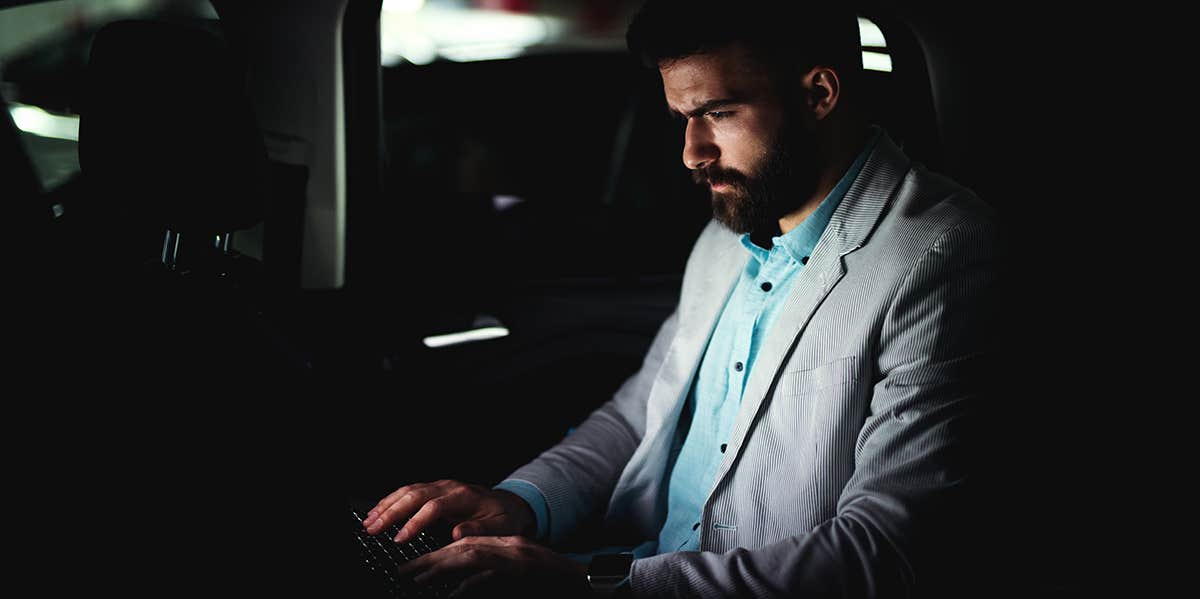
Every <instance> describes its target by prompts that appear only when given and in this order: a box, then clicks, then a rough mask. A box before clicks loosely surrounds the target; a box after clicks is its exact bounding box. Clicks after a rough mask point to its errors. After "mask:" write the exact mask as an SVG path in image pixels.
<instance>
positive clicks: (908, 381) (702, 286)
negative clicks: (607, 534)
mask: <svg viewBox="0 0 1200 599" xmlns="http://www.w3.org/2000/svg"><path fill="white" fill-rule="evenodd" d="M995 221H996V219H995V215H994V213H993V211H992V210H991V209H990V208H989V207H988V206H987V205H986V204H984V203H983V202H982V201H981V200H980V199H978V198H977V197H976V196H975V195H974V194H973V193H972V192H970V191H969V190H967V189H965V188H963V187H961V186H959V185H957V184H956V183H954V182H952V181H950V180H949V179H947V178H945V177H942V176H939V175H936V174H934V173H931V172H929V171H928V170H926V169H925V168H924V167H922V166H921V165H919V164H914V163H912V162H911V161H910V160H909V159H908V158H907V157H906V156H905V155H904V153H903V152H902V151H901V150H900V149H899V148H897V147H896V145H895V143H894V142H892V140H891V139H890V138H888V137H887V136H886V135H884V136H883V137H882V138H881V139H880V141H879V143H878V144H877V146H876V148H875V149H874V150H873V151H872V153H871V155H870V156H869V158H868V159H867V162H866V164H865V166H864V167H863V169H862V171H861V172H860V173H859V176H858V177H857V178H856V179H855V181H854V183H853V185H852V186H851V188H850V190H849V191H848V192H847V194H846V197H845V199H844V200H843V201H842V203H841V204H840V205H839V206H838V208H837V211H836V212H835V213H834V215H833V217H832V219H831V221H830V223H829V225H828V227H827V228H826V229H825V232H824V234H823V235H822V237H821V239H820V241H819V242H818V244H817V246H816V248H815V249H814V251H813V253H812V256H811V258H810V260H809V262H808V265H807V266H806V268H804V269H803V270H802V271H801V272H800V273H799V274H798V275H797V277H798V278H797V280H796V282H795V284H794V287H793V288H792V290H791V292H790V295H789V296H788V298H787V300H786V304H785V306H784V308H783V309H782V311H781V313H780V316H779V317H778V321H777V322H776V324H775V325H774V327H773V328H772V330H771V331H769V332H768V333H767V336H766V338H765V339H764V341H763V346H762V348H761V350H760V354H759V357H758V360H757V362H756V365H755V368H754V369H753V371H752V372H751V373H750V378H749V380H748V381H747V382H746V389H745V393H744V395H743V400H742V404H741V406H740V409H739V412H738V416H737V420H736V423H735V425H734V428H733V431H732V434H731V436H730V438H729V439H728V442H727V450H726V451H725V453H724V455H723V462H722V464H721V467H720V469H719V470H718V474H717V477H716V480H715V482H714V485H713V487H712V489H711V491H710V493H709V495H708V500H707V502H706V504H705V506H704V511H703V515H702V521H701V523H700V525H701V527H702V528H701V541H700V551H698V552H676V553H666V554H661V555H656V556H652V557H648V558H643V559H639V560H636V561H635V562H634V566H633V570H632V574H631V589H632V592H633V596H635V597H776V596H779V597H783V596H789V597H809V596H847V597H894V596H907V595H910V594H911V592H913V591H914V589H918V590H919V589H920V588H921V585H922V583H925V582H927V580H926V579H925V578H923V577H928V576H930V575H932V574H931V572H935V571H936V567H937V565H938V564H937V563H936V561H937V560H938V559H939V558H938V557H936V556H937V555H939V550H938V549H939V548H937V547H933V546H932V545H935V544H936V543H937V542H938V541H937V540H936V539H937V538H938V537H937V535H936V534H935V531H938V530H942V529H943V528H945V527H948V526H953V525H954V520H953V519H954V518H955V517H956V516H955V514H958V513H960V512H961V511H962V508H963V501H964V495H963V488H964V485H965V483H966V482H967V481H968V480H969V474H970V471H971V463H970V460H969V459H968V452H967V451H966V447H967V443H968V442H969V436H970V435H969V430H970V429H969V425H970V423H971V416H972V414H973V411H974V410H975V408H976V404H977V402H978V401H980V394H981V391H982V390H981V388H980V387H981V386H982V380H981V377H980V376H979V375H978V373H979V372H981V370H982V367H983V361H984V360H986V359H987V356H988V354H987V351H986V349H987V348H986V342H987V339H988V338H989V335H988V333H987V331H986V329H987V327H988V326H989V324H990V322H991V321H992V318H991V316H990V311H991V306H992V305H993V301H992V297H993V296H994V294H995V288H994V287H995V283H996V272H997V264H996V262H997V260H996V258H997V240H996V235H997V230H996V222H995ZM747 259H748V258H747V255H746V253H745V250H744V248H742V247H741V245H740V243H739V241H738V236H737V235H736V234H734V233H733V232H731V231H729V230H728V229H726V228H725V227H723V226H721V225H719V224H717V223H716V222H712V223H709V225H708V226H707V228H706V229H705V230H704V231H703V232H702V233H701V235H700V237H699V239H698V240H697V242H696V244H695V247H694V249H693V251H692V253H691V256H690V257H689V259H688V263H687V267H686V270H685V273H684V277H683V283H682V289H681V292H680V298H679V303H678V306H677V307H676V310H675V312H674V313H673V314H672V315H671V316H670V317H669V318H668V319H667V320H666V321H665V322H664V323H663V325H662V327H661V328H660V330H659V332H658V334H657V335H656V337H655V339H654V341H653V343H652V345H651V347H650V349H649V351H648V352H647V355H646V357H645V360H644V362H643V364H642V367H641V368H640V370H639V371H638V372H637V373H636V374H634V375H633V376H632V377H631V378H630V379H629V380H627V381H626V382H625V384H624V385H623V386H622V387H621V388H620V389H619V390H618V391H617V392H616V394H615V395H614V397H613V398H612V399H611V400H610V401H608V402H607V403H605V404H604V405H603V406H601V407H600V408H598V409H597V410H595V411H594V412H593V413H592V414H591V415H590V416H589V417H588V418H587V420H585V421H584V422H583V423H582V424H581V425H580V426H579V427H578V428H577V429H576V430H575V432H574V433H573V434H571V435H570V436H568V437H567V438H565V439H564V440H563V441H562V442H561V443H560V444H558V445H557V446H555V447H553V448H551V449H549V450H548V451H546V452H544V453H543V454H541V455H540V456H539V457H537V458H536V459H535V460H533V461H532V462H531V463H529V464H527V465H525V466H523V467H521V468H519V469H518V470H517V471H516V472H514V473H513V474H512V475H511V476H510V477H509V478H510V479H515V480H522V481H526V482H529V483H531V484H533V485H534V486H536V487H537V488H538V489H539V490H540V491H541V492H542V494H543V495H544V496H545V498H546V500H547V504H548V509H549V523H548V527H547V528H548V539H547V540H548V541H550V542H552V543H557V542H560V541H563V540H565V539H568V538H569V537H570V536H571V535H572V534H573V533H574V532H576V530H577V529H578V526H579V525H580V523H582V522H584V521H586V520H588V519H590V518H594V517H602V518H603V522H604V523H605V529H607V530H609V531H623V534H624V535H625V536H624V540H626V541H628V542H629V543H630V544H631V545H632V544H636V543H638V542H640V541H644V540H647V539H653V538H655V537H656V536H657V534H658V531H659V528H660V527H661V526H662V523H663V519H664V518H665V509H666V497H665V493H666V486H667V481H665V480H664V476H663V475H664V470H665V467H666V465H667V458H668V452H669V450H670V447H671V441H672V439H673V438H674V436H675V434H676V426H677V423H678V421H679V415H680V411H681V409H682V408H683V405H684V401H685V399H686V397H687V394H688V391H689V387H690V385H691V383H692V380H693V378H694V376H695V373H696V370H697V367H698V365H699V363H700V359H701V358H702V357H703V355H704V352H705V348H706V345H707V343H708V339H709V336H710V335H711V333H712V331H713V329H714V327H715V326H716V323H717V318H718V316H719V315H720V312H721V309H722V307H723V306H724V304H725V301H726V298H727V297H728V296H729V294H730V292H731V291H732V289H733V286H734V283H735V282H736V281H737V278H738V275H739V273H740V271H741V270H742V268H743V267H744V265H745V261H746V260H747ZM940 549H941V550H944V549H946V548H945V547H941V548H940Z"/></svg>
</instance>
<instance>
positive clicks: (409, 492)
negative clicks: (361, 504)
mask: <svg viewBox="0 0 1200 599" xmlns="http://www.w3.org/2000/svg"><path fill="white" fill-rule="evenodd" d="M448 483H452V481H438V482H436V483H428V484H426V483H418V484H415V485H407V486H404V487H400V488H399V489H396V491H394V492H393V493H391V494H390V495H388V496H387V497H384V498H383V499H381V500H380V501H379V503H378V504H376V505H375V507H374V508H372V509H371V511H369V512H367V518H366V519H365V520H363V527H364V528H366V529H367V533H369V534H376V533H378V532H379V531H381V530H383V529H385V528H387V527H389V526H391V525H392V524H393V523H395V522H401V521H403V520H406V519H407V518H408V517H409V516H411V515H412V514H413V512H416V511H417V510H418V509H420V508H421V506H423V505H425V502H427V501H429V500H430V499H432V498H434V497H437V496H438V495H441V494H442V490H443V489H444V488H445V487H446V486H447V485H448Z"/></svg>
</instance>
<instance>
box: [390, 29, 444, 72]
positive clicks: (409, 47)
mask: <svg viewBox="0 0 1200 599" xmlns="http://www.w3.org/2000/svg"><path fill="white" fill-rule="evenodd" d="M436 58H437V46H434V45H433V42H432V41H431V40H430V39H429V38H428V37H425V36H424V35H421V34H419V33H417V34H413V35H406V36H390V37H387V38H384V47H383V52H382V61H383V66H385V67H394V66H396V65H397V64H400V61H401V60H407V61H408V62H411V63H413V64H429V63H431V62H433V61H434V59H436Z"/></svg>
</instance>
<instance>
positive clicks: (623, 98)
mask: <svg viewBox="0 0 1200 599" xmlns="http://www.w3.org/2000/svg"><path fill="white" fill-rule="evenodd" d="M602 4H603V6H601V5H602ZM639 4H640V3H639V2H612V3H595V2H563V3H537V4H533V3H520V2H517V3H514V2H490V3H489V2H483V3H470V4H464V3H451V2H434V1H432V0H430V1H428V2H422V1H418V0H394V1H386V2H384V3H383V7H382V14H381V19H380V35H381V56H382V62H383V65H384V71H383V113H384V114H383V116H384V127H385V134H384V137H385V144H386V147H387V151H388V164H387V166H386V174H385V202H387V203H389V204H390V206H391V209H390V212H389V213H388V216H387V217H386V218H388V219H389V220H390V221H391V222H394V223H395V225H396V227H397V228H399V229H401V230H403V231H404V236H403V237H404V238H405V239H404V240H399V241H397V243H396V244H394V245H392V246H391V248H392V249H394V250H396V251H397V252H404V254H405V255H411V254H412V253H413V252H420V251H425V250H427V249H428V248H438V252H439V255H440V256H442V257H443V258H444V261H443V263H444V262H454V263H462V264H474V265H477V266H478V267H479V270H480V271H481V272H479V273H476V274H477V275H478V276H482V277H490V278H500V279H501V280H508V281H514V280H563V279H567V278H584V279H586V278H595V277H614V276H615V277H622V276H662V275H671V274H676V273H679V272H682V269H683V264H684V261H685V260H686V254H687V251H688V249H689V248H690V247H691V242H692V240H694V238H695V235H697V234H698V233H699V230H700V229H701V228H702V227H703V225H704V223H705V222H707V220H708V217H709V202H708V198H707V196H706V195H705V193H703V192H702V191H701V190H700V189H699V188H697V187H695V186H694V185H692V184H691V183H690V180H689V178H688V175H687V172H686V170H685V169H684V168H683V167H682V165H681V164H680V162H679V151H680V147H681V145H680V144H681V143H682V142H681V140H682V131H681V130H680V128H679V125H678V124H676V123H674V122H672V121H671V120H670V119H669V118H668V117H667V114H666V110H665V102H664V100H663V99H662V92H661V84H660V82H659V80H658V76H657V73H654V72H652V71H649V70H647V69H644V68H642V67H641V66H640V65H638V64H636V61H635V60H634V59H633V58H632V57H630V56H628V55H627V51H626V47H625V37H624V35H625V30H624V28H625V24H626V23H628V22H629V19H630V17H631V15H632V14H633V12H634V11H636V9H637V7H638V6H639ZM488 7H491V8H488ZM860 34H861V36H862V44H863V64H864V66H865V67H866V69H867V70H868V73H869V74H868V76H867V77H868V79H869V80H870V84H871V85H872V86H874V87H876V88H877V89H880V90H882V89H883V88H884V87H886V86H887V79H888V78H889V77H890V76H891V75H892V62H891V56H890V53H889V49H888V44H887V40H886V38H885V36H884V34H883V32H882V30H881V29H880V27H879V26H878V25H877V24H876V23H874V22H873V21H871V20H870V19H868V18H866V17H863V18H861V19H860ZM548 234H549V235H553V236H555V237H556V238H557V239H566V240H569V241H570V243H569V244H568V245H567V246H566V247H568V248H569V249H568V250H567V251H562V250H556V251H547V250H546V247H545V245H544V244H543V243H542V242H543V241H544V240H545V239H546V235H548ZM479 247H486V248H487V252H486V255H485V256H480V255H479V252H478V251H477V249H478V248H479ZM398 255H399V254H395V255H391V256H389V254H388V252H386V251H385V252H383V253H382V254H380V253H371V254H370V255H369V256H366V258H368V259H383V260H386V261H394V260H395V259H396V257H397V256H398ZM360 257H362V256H360ZM380 268H386V266H380Z"/></svg>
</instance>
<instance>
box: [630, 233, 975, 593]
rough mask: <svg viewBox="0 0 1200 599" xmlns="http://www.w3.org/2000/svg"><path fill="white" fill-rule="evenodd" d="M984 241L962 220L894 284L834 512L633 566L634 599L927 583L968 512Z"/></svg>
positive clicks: (903, 589) (900, 588)
mask: <svg viewBox="0 0 1200 599" xmlns="http://www.w3.org/2000/svg"><path fill="white" fill-rule="evenodd" d="M993 238H994V230H993V227H992V225H991V223H990V221H988V220H986V219H979V220H973V219H970V218H968V219H965V220H963V221H960V222H959V223H958V224H957V225H955V226H953V227H951V228H949V229H947V230H946V231H945V232H943V233H942V234H941V235H940V236H939V237H938V238H937V239H936V241H934V242H933V243H932V244H931V246H930V247H929V248H927V250H926V251H925V252H924V254H923V255H922V257H921V258H920V259H918V260H917V261H916V263H915V264H914V265H913V267H912V268H911V269H910V270H909V272H908V273H907V275H905V277H904V279H903V280H902V282H901V284H900V286H899V288H898V291H897V293H896V294H895V296H894V297H893V299H892V300H891V302H890V304H889V307H888V309H887V310H886V312H885V315H884V317H883V322H882V328H881V332H880V337H879V346H878V350H877V352H878V353H877V355H876V356H874V357H875V358H876V359H877V362H878V367H879V373H880V378H879V379H878V381H877V383H876V384H875V385H874V388H873V393H872V397H871V400H870V410H869V412H868V415H867V418H866V421H865V422H864V423H863V426H862V428H861V430H860V432H859V434H858V436H857V438H856V440H855V448H854V456H855V471H854V474H853V475H852V476H851V478H850V480H849V482H848V483H847V484H846V486H845V487H844V488H843V489H842V490H841V493H840V495H839V496H838V502H837V511H836V515H835V516H834V517H833V518H831V519H830V520H828V521H826V522H824V523H823V524H821V525H820V526H818V527H816V528H815V529H813V530H811V531H797V532H798V534H797V535H796V536H792V537H788V538H785V539H784V540H782V541H780V542H776V543H774V544H771V545H766V546H763V547H758V548H755V549H753V550H747V549H742V548H739V549H734V550H731V551H729V552H726V553H715V552H678V553H668V554H662V555H657V556H654V557H650V558H645V559H639V560H637V561H635V562H634V566H633V571H632V581H631V583H632V590H633V594H634V596H636V597H771V596H788V597H902V596H910V595H911V594H912V591H913V588H914V586H915V585H916V584H917V582H918V581H921V582H923V583H924V582H928V581H927V580H926V579H927V578H931V576H930V575H929V573H930V569H931V568H933V567H937V566H938V564H939V560H940V558H941V557H944V556H939V555H936V552H937V551H939V550H944V548H945V546H946V537H945V536H943V535H944V534H948V533H949V531H951V530H952V529H954V528H955V527H956V526H958V525H960V524H961V521H960V520H957V519H958V518H961V517H962V516H963V515H964V512H965V507H966V506H965V501H966V497H965V495H964V487H965V483H966V482H967V480H968V473H969V471H970V470H971V465H970V464H969V462H968V459H967V458H968V456H969V455H970V454H969V452H968V447H967V446H966V443H967V441H968V439H969V437H970V435H969V434H967V431H966V427H967V426H968V425H969V423H970V417H971V414H972V412H973V411H974V410H976V408H975V407H974V404H975V403H976V402H978V401H979V400H980V397H981V390H982V386H983V381H982V380H981V379H982V377H981V376H979V374H980V369H981V368H982V366H983V361H984V360H985V356H986V351H985V350H986V348H987V345H988V343H989V339H988V334H987V328H988V324H989V323H990V321H991V320H992V319H991V318H990V312H991V306H990V301H991V297H992V296H993V295H994V293H993V292H994V289H993V287H994V284H995V265H994V253H995V243H994V240H993ZM934 578H936V577H934Z"/></svg>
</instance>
